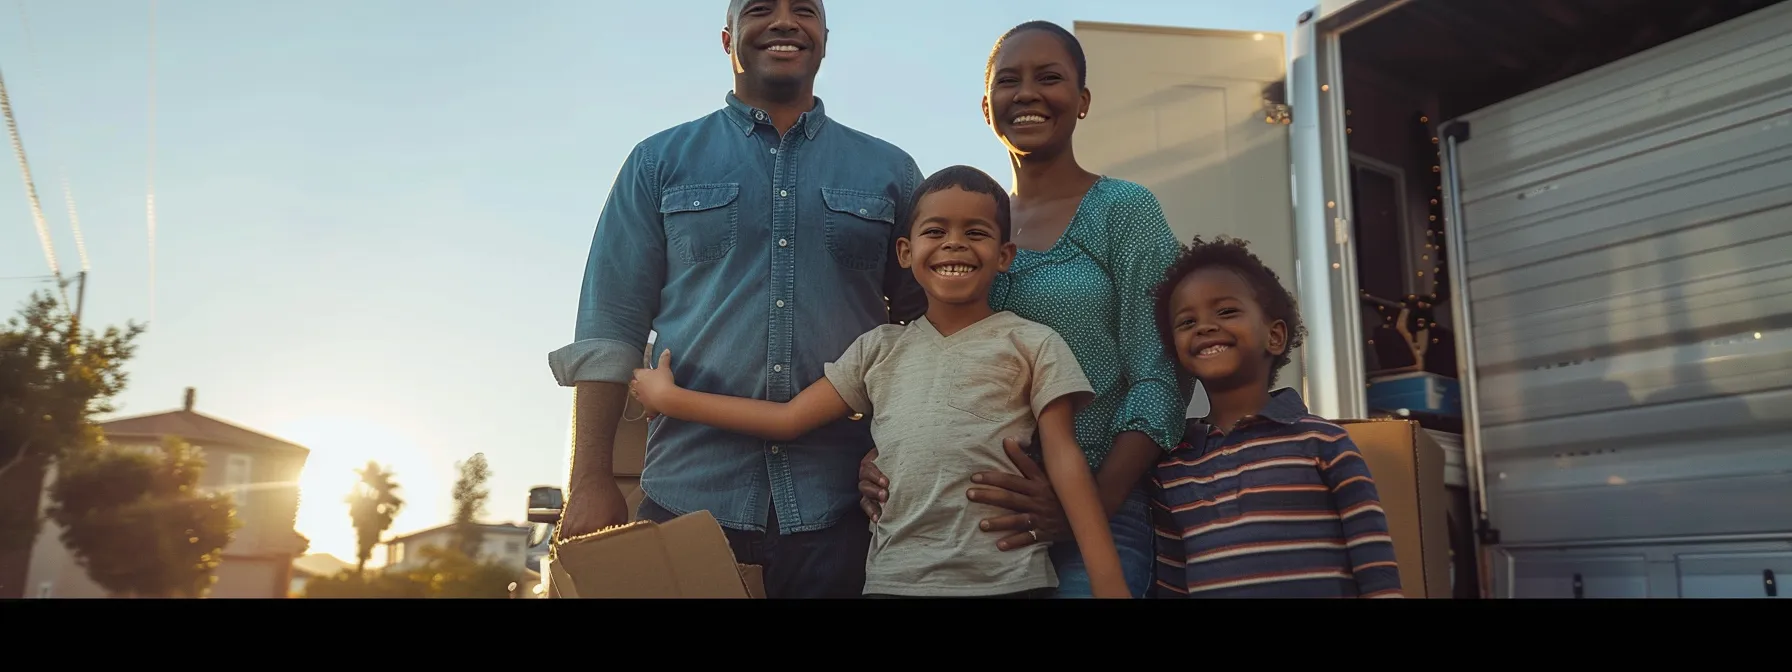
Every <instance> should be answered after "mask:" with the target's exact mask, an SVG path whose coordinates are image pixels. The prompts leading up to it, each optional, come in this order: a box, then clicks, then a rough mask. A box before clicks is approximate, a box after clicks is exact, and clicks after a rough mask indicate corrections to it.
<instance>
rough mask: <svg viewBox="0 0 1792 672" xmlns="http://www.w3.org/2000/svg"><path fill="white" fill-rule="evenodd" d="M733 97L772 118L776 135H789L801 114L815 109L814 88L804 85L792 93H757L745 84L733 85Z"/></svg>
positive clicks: (736, 83) (739, 82)
mask: <svg viewBox="0 0 1792 672" xmlns="http://www.w3.org/2000/svg"><path fill="white" fill-rule="evenodd" d="M734 97H736V98H739V99H740V102H743V103H746V104H747V105H749V106H751V107H756V108H758V109H761V110H765V113H766V114H769V115H771V117H772V127H773V128H776V129H778V135H779V136H783V135H784V134H785V133H789V132H790V129H791V127H793V126H796V121H797V119H800V118H802V116H803V113H805V112H808V111H810V110H813V109H815V87H814V86H813V85H804V86H802V87H801V88H798V89H796V90H793V91H776V92H770V91H758V90H755V89H754V88H753V87H752V86H749V85H747V84H746V82H741V81H736V82H735V83H734Z"/></svg>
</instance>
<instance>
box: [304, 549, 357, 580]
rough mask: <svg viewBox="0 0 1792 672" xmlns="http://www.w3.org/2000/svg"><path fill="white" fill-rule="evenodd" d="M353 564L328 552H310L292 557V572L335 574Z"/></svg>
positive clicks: (311, 574) (305, 574) (310, 574)
mask: <svg viewBox="0 0 1792 672" xmlns="http://www.w3.org/2000/svg"><path fill="white" fill-rule="evenodd" d="M354 566H355V565H354V563H350V562H344V561H343V560H342V559H341V558H338V557H336V556H334V555H330V554H329V553H312V554H311V555H305V556H300V557H297V558H293V561H292V572H293V574H300V575H304V576H335V575H336V574H338V573H340V572H343V571H346V570H348V569H351V568H353V567H354Z"/></svg>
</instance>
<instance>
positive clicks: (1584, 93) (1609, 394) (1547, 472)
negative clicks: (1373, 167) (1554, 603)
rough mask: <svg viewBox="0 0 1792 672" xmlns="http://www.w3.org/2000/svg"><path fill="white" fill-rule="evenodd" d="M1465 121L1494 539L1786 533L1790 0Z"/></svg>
mask: <svg viewBox="0 0 1792 672" xmlns="http://www.w3.org/2000/svg"><path fill="white" fill-rule="evenodd" d="M1460 121H1462V122H1466V124H1465V126H1466V129H1465V130H1466V138H1465V139H1463V138H1461V137H1460V136H1458V138H1459V139H1458V140H1457V141H1456V144H1455V149H1454V150H1451V151H1449V152H1447V154H1453V156H1451V157H1450V160H1451V169H1452V170H1451V172H1452V173H1453V174H1454V177H1455V179H1456V183H1455V186H1456V189H1457V192H1458V193H1459V202H1458V203H1457V209H1456V210H1455V212H1456V214H1457V216H1456V217H1452V219H1459V220H1460V221H1456V222H1452V223H1451V224H1452V226H1451V235H1454V236H1458V237H1459V240H1458V241H1455V243H1454V244H1455V245H1460V247H1459V248H1457V249H1460V250H1461V251H1462V252H1463V253H1464V256H1462V257H1461V258H1459V260H1458V261H1457V262H1456V263H1457V268H1458V269H1459V271H1460V272H1461V277H1462V278H1463V280H1464V282H1466V285H1467V287H1466V289H1467V292H1466V294H1467V297H1468V299H1469V303H1468V304H1467V305H1468V307H1469V313H1470V314H1469V318H1470V323H1471V324H1472V329H1468V330H1459V331H1461V332H1464V337H1465V338H1467V339H1470V340H1471V342H1470V343H1468V344H1467V345H1468V346H1469V347H1467V348H1464V351H1465V352H1471V353H1472V356H1473V359H1472V366H1473V367H1474V373H1475V376H1476V378H1477V379H1478V384H1477V386H1476V389H1475V395H1474V403H1473V406H1472V408H1471V409H1469V410H1470V412H1471V413H1474V414H1475V418H1476V420H1477V421H1478V425H1479V440H1480V449H1481V453H1482V457H1483V459H1484V460H1485V474H1486V487H1487V495H1488V508H1489V512H1490V514H1491V522H1492V524H1493V527H1495V528H1496V529H1498V530H1499V532H1500V537H1501V541H1502V544H1505V545H1509V546H1510V545H1519V546H1523V545H1530V544H1559V545H1575V544H1581V543H1587V542H1595V541H1609V540H1622V539H1632V540H1642V539H1649V540H1656V541H1651V542H1649V543H1658V542H1659V543H1666V541H1669V540H1674V539H1682V538H1691V537H1701V538H1707V539H1710V538H1713V537H1719V536H1726V535H1728V536H1732V537H1737V538H1743V537H1751V536H1753V537H1758V536H1762V535H1769V536H1770V535H1775V534H1779V535H1785V534H1792V3H1782V4H1779V5H1776V6H1773V7H1770V8H1767V9H1763V10H1759V11H1756V12H1754V13H1752V14H1749V15H1746V16H1743V17H1741V18H1739V19H1736V20H1733V21H1730V22H1728V23H1725V24H1721V25H1718V26H1716V27H1713V28H1711V29H1708V30H1705V31H1702V32H1700V33H1696V34H1693V35H1691V36H1688V37H1685V38H1682V39H1680V40H1677V41H1674V42H1670V43H1668V44H1665V45H1662V46H1661V47H1658V48H1655V49H1652V50H1650V51H1647V52H1644V53H1641V54H1638V55H1636V56H1633V57H1631V58H1628V59H1625V60H1622V61H1618V62H1616V63H1613V64H1611V65H1608V66H1605V67H1603V68H1600V69H1598V70H1594V71H1590V72H1587V73H1585V74H1582V75H1579V76H1576V77H1574V78H1571V79H1568V80H1564V81H1562V82H1559V83H1556V84H1554V85H1551V86H1549V87H1547V88H1544V89H1541V90H1538V91H1535V92H1532V93H1530V94H1526V95H1524V96H1522V97H1519V98H1516V99H1512V100H1509V101H1506V102H1503V103H1500V104H1498V105H1496V106H1493V107H1491V108H1487V109H1484V110H1481V111H1477V112H1475V113H1472V114H1469V115H1466V116H1464V117H1463V118H1462V119H1461V120H1460ZM1445 135H1446V137H1450V135H1451V134H1450V133H1448V132H1446V134H1445Z"/></svg>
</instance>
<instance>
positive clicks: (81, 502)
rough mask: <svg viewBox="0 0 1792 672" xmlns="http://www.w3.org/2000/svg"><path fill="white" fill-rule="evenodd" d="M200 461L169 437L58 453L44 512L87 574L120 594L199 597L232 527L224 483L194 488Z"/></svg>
mask: <svg viewBox="0 0 1792 672" xmlns="http://www.w3.org/2000/svg"><path fill="white" fill-rule="evenodd" d="M204 470H205V461H204V460H203V459H201V458H200V457H199V455H198V454H197V453H196V452H195V451H194V450H193V448H192V447H191V446H189V445H187V443H186V442H185V441H181V440H180V439H177V438H174V437H168V438H166V439H164V440H163V442H162V450H161V451H140V450H135V449H130V448H120V447H115V446H101V447H95V448H90V449H88V450H84V451H81V452H77V453H69V454H66V455H64V456H63V459H62V460H61V461H60V463H59V464H58V467H57V474H56V481H55V483H54V484H53V485H51V486H50V508H49V516H50V519H51V520H54V521H56V524H57V525H59V526H61V527H62V543H63V545H65V546H67V547H68V549H69V551H70V552H71V553H73V554H74V556H75V558H76V560H77V561H78V562H80V564H81V566H82V567H84V568H86V570H87V576H88V577H90V578H92V579H93V581H94V583H97V584H99V586H100V587H101V588H104V589H106V591H107V592H109V593H111V594H112V595H115V596H120V597H204V596H205V594H206V593H207V592H209V591H210V590H211V586H212V583H213V582H215V581H216V580H217V579H216V577H214V576H213V572H214V571H215V570H216V569H217V567H218V563H219V562H220V560H221V559H222V557H223V554H224V547H225V546H227V545H229V544H230V539H231V536H232V534H233V533H234V532H235V531H236V530H237V528H238V527H240V526H241V521H238V520H237V519H236V512H235V510H234V507H233V504H232V497H231V494H230V493H227V492H204V491H201V490H200V488H199V475H200V472H202V471H204Z"/></svg>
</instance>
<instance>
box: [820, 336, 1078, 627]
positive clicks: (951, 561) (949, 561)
mask: <svg viewBox="0 0 1792 672" xmlns="http://www.w3.org/2000/svg"><path fill="white" fill-rule="evenodd" d="M824 372H825V375H826V376H827V378H828V381H829V382H831V383H833V385H834V388H835V389H837V390H839V391H840V396H841V398H843V399H845V400H846V404H847V405H848V406H851V407H852V409H853V410H854V411H857V412H859V413H863V414H865V416H866V417H869V418H871V437H872V440H873V441H874V442H875V444H876V446H877V453H878V454H877V468H878V469H879V470H881V471H883V472H884V475H885V476H887V477H889V479H890V487H889V489H888V490H889V501H888V502H886V503H885V504H884V506H883V516H882V517H881V519H880V520H878V521H877V522H874V523H872V524H871V550H870V552H869V554H868V555H867V557H866V560H865V593H867V594H885V595H901V596H929V597H971V596H989V595H1005V594H1009V593H1017V592H1022V591H1028V590H1035V589H1039V588H1053V587H1056V586H1057V585H1058V577H1057V574H1056V573H1055V572H1054V571H1053V570H1052V566H1051V560H1050V558H1049V557H1048V556H1047V554H1046V550H1047V546H1046V545H1045V544H1034V545H1031V546H1027V547H1025V548H1022V549H1019V550H1014V551H1007V552H1003V551H1001V550H998V549H997V548H996V541H997V540H998V539H1000V538H1001V535H999V534H997V533H991V532H985V531H983V530H981V529H978V523H979V522H980V521H982V520H983V519H985V518H993V517H997V516H1001V515H1007V514H1009V513H1011V512H1009V511H1006V510H1003V509H1000V508H997V507H995V506H992V505H989V504H982V503H978V502H973V501H970V500H969V499H967V498H966V497H965V491H967V490H969V489H970V487H971V485H972V484H971V474H974V473H977V472H979V471H1001V472H1007V473H1012V474H1018V473H1019V471H1018V470H1017V469H1015V467H1014V465H1013V463H1011V462H1009V461H1008V456H1007V454H1005V453H1003V452H1002V439H1004V438H1007V437H1016V438H1021V439H1025V438H1027V437H1030V436H1032V435H1033V432H1034V430H1035V429H1036V428H1037V427H1038V414H1039V412H1040V411H1041V410H1043V409H1044V408H1045V406H1046V405H1047V404H1048V403H1050V402H1051V401H1052V400H1054V399H1057V398H1059V397H1063V396H1065V395H1069V394H1078V393H1082V394H1084V395H1085V398H1083V399H1079V400H1078V401H1079V402H1085V403H1086V402H1087V401H1088V399H1087V394H1091V393H1092V388H1091V387H1090V385H1089V381H1088V379H1087V378H1085V377H1084V375H1083V370H1082V367H1081V366H1080V365H1078V364H1077V360H1076V356H1075V355H1073V354H1071V352H1070V346H1069V345H1067V344H1065V342H1064V339H1063V338H1061V337H1059V336H1058V334H1057V332H1055V331H1052V329H1051V328H1050V327H1047V326H1045V325H1042V324H1039V323H1037V322H1032V321H1029V320H1026V319H1024V318H1021V317H1019V316H1017V315H1015V314H1014V313H1010V312H1006V311H1004V312H998V313H996V314H994V315H991V316H989V317H987V318H984V319H983V320H981V321H979V322H977V323H976V324H972V325H970V326H968V327H965V328H964V329H961V330H959V331H958V333H955V334H952V335H951V336H943V335H941V334H940V332H939V330H938V329H936V328H934V326H933V324H932V323H930V322H928V321H927V318H925V317H923V318H921V319H918V320H915V321H914V322H911V323H909V324H908V325H906V326H899V325H886V326H881V327H878V328H877V329H874V330H872V331H869V332H866V333H865V334H864V335H862V336H860V337H859V338H858V340H856V341H854V342H853V344H852V345H851V346H849V347H847V349H846V352H845V353H844V354H842V355H840V358H839V359H838V360H837V361H834V362H832V363H829V364H827V365H825V366H824ZM1081 407H1082V403H1079V404H1078V405H1077V406H1076V408H1081Z"/></svg>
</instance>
